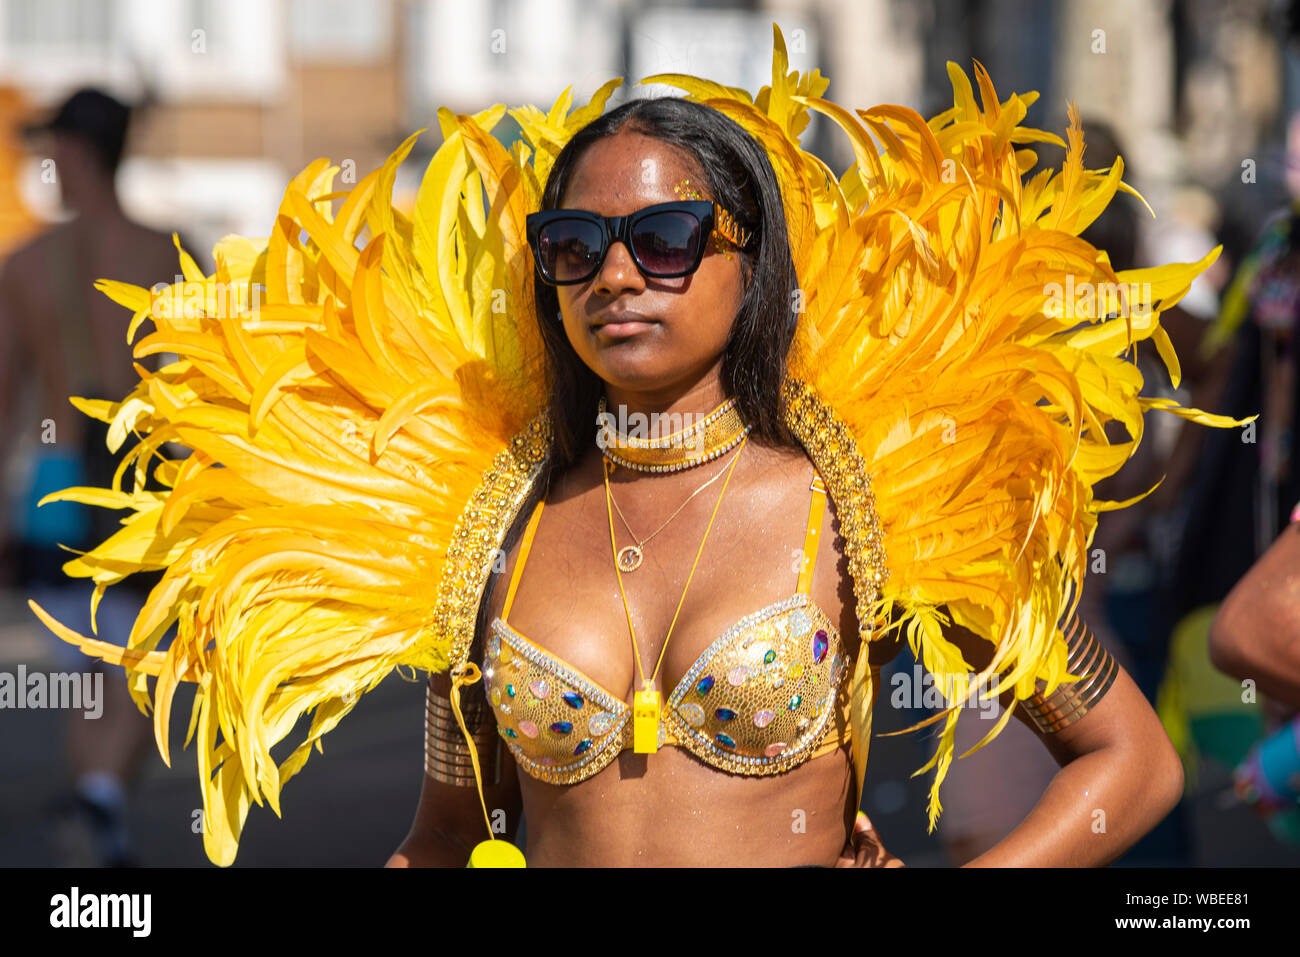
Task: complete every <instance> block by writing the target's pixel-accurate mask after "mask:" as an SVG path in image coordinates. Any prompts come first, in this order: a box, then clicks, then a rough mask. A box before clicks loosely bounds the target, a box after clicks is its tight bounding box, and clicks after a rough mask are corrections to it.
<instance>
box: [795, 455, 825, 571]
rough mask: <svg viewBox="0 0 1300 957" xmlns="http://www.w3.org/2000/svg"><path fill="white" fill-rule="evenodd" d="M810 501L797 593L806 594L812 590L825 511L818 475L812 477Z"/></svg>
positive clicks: (822, 490) (823, 493) (820, 480)
mask: <svg viewBox="0 0 1300 957" xmlns="http://www.w3.org/2000/svg"><path fill="white" fill-rule="evenodd" d="M808 487H809V488H811V489H812V492H813V494H812V501H811V502H809V504H808V530H807V531H806V532H805V533H804V537H803V569H802V571H800V572H799V587H798V589H797V590H798V591H800V592H802V593H803V594H805V595H806V594H808V590H809V589H810V588H812V578H813V569H814V568H816V567H817V545H818V543H819V542H820V541H821V531H822V513H823V512H824V511H825V510H826V485H825V484H824V483H823V482H822V477H821V476H820V475H813V480H812V484H811V485H809V486H808Z"/></svg>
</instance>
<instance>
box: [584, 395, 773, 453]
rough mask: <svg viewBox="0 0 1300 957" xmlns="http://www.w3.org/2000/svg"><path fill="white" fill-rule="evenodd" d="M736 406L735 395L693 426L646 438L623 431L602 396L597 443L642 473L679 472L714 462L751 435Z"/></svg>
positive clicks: (603, 449)
mask: <svg viewBox="0 0 1300 957" xmlns="http://www.w3.org/2000/svg"><path fill="white" fill-rule="evenodd" d="M751 428H753V426H752V425H746V424H745V422H744V420H743V419H741V417H740V411H739V410H738V409H737V408H736V400H735V399H734V398H730V399H727V400H726V401H725V402H723V403H722V404H721V405H719V406H718V407H717V408H716V409H714V410H713V411H712V412H710V413H709V414H708V415H706V416H705V417H704V418H703V419H701V420H700V421H699V422H697V423H696V424H694V425H692V426H691V427H689V428H686V429H681V430H680V431H677V432H673V433H671V434H670V435H666V436H663V437H662V438H653V439H643V438H636V437H634V436H631V435H628V434H627V433H626V432H623V431H621V430H620V429H619V428H618V426H617V425H616V424H615V422H614V415H613V414H612V413H609V412H607V411H606V404H605V397H604V396H603V395H602V396H601V397H600V406H599V409H598V412H597V416H596V444H597V445H599V446H600V448H601V450H602V451H603V452H604V454H605V458H607V459H609V460H610V461H611V462H613V463H614V464H615V465H622V466H624V467H626V468H630V469H636V470H637V471H639V472H678V471H681V470H682V469H688V468H692V467H693V466H696V465H703V464H704V463H705V462H711V461H712V460H713V459H716V458H717V457H718V456H719V455H723V454H724V453H726V452H727V451H728V450H729V449H732V448H735V446H736V444H737V443H738V442H739V441H740V440H741V439H743V438H744V437H745V436H746V435H748V434H749V430H750V429H751Z"/></svg>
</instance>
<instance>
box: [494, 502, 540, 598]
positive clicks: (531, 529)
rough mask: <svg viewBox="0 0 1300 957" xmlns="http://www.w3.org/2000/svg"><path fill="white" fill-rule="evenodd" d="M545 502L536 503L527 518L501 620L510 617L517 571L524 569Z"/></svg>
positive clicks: (517, 583)
mask: <svg viewBox="0 0 1300 957" xmlns="http://www.w3.org/2000/svg"><path fill="white" fill-rule="evenodd" d="M545 504H546V499H542V500H540V501H539V502H538V503H537V508H535V509H533V517H532V518H530V519H529V520H528V528H527V529H525V530H524V540H523V542H522V544H520V546H519V557H518V558H517V559H515V570H514V572H513V573H512V574H511V575H510V590H509V591H507V592H506V604H505V607H504V608H502V609H501V620H502V621H506V620H507V619H509V617H510V606H511V605H512V604H514V601H515V589H516V588H518V587H519V573H520V572H522V571H523V570H524V562H526V561H528V550H529V549H530V548H532V547H533V534H534V533H535V532H536V531H537V520H538V519H540V518H541V517H542V506H543V505H545Z"/></svg>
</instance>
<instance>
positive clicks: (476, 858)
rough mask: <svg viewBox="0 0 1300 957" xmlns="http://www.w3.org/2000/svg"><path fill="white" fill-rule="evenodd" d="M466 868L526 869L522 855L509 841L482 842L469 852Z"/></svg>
mask: <svg viewBox="0 0 1300 957" xmlns="http://www.w3.org/2000/svg"><path fill="white" fill-rule="evenodd" d="M465 866H466V867H475V868H478V867H526V866H527V865H526V864H525V863H524V855H523V852H522V851H521V850H519V848H517V847H515V846H514V845H513V844H511V843H510V842H509V841H500V840H498V841H483V842H481V843H479V844H477V845H475V847H474V850H472V851H470V854H469V863H468V864H466V865H465Z"/></svg>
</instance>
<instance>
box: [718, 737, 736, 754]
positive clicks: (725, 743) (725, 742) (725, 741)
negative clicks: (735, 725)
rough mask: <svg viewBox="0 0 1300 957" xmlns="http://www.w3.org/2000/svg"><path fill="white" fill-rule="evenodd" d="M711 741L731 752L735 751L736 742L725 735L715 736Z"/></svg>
mask: <svg viewBox="0 0 1300 957" xmlns="http://www.w3.org/2000/svg"><path fill="white" fill-rule="evenodd" d="M713 740H714V741H716V742H718V744H719V745H721V746H722V747H724V748H730V749H731V750H732V751H734V750H735V749H736V742H735V741H733V740H732V739H731V738H729V737H727V735H725V734H715V735H714V736H713Z"/></svg>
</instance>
